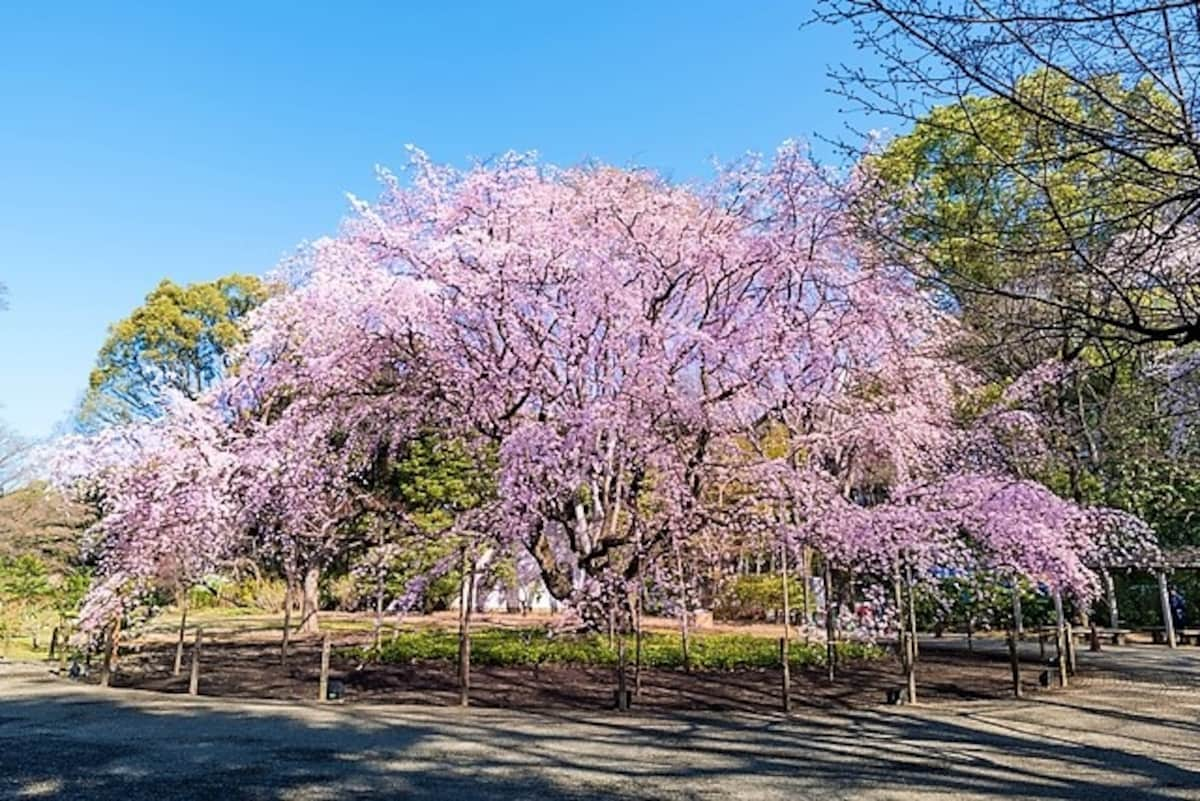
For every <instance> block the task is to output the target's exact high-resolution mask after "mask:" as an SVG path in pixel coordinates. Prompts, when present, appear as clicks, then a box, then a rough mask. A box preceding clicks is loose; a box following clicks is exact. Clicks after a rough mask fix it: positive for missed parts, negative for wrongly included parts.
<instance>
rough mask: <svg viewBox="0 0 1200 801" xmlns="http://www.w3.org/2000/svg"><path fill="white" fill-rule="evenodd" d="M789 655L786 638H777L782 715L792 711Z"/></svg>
mask: <svg viewBox="0 0 1200 801" xmlns="http://www.w3.org/2000/svg"><path fill="white" fill-rule="evenodd" d="M790 662H791V654H790V653H789V652H788V638H787V637H780V638H779V665H780V667H782V668H783V705H782V707H783V714H785V715H787V714H789V713H790V712H791V711H792V667H791V664H790Z"/></svg>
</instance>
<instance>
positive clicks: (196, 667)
mask: <svg viewBox="0 0 1200 801" xmlns="http://www.w3.org/2000/svg"><path fill="white" fill-rule="evenodd" d="M203 639H204V630H203V629H201V628H199V627H197V628H196V642H195V643H194V644H193V645H192V673H191V675H190V676H189V677H188V695H199V694H200V644H201V642H202V641H203Z"/></svg>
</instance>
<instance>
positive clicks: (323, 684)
mask: <svg viewBox="0 0 1200 801" xmlns="http://www.w3.org/2000/svg"><path fill="white" fill-rule="evenodd" d="M317 700H318V701H320V702H321V703H325V702H326V701H328V700H329V632H325V636H324V637H322V638H321V677H320V679H318V681H317Z"/></svg>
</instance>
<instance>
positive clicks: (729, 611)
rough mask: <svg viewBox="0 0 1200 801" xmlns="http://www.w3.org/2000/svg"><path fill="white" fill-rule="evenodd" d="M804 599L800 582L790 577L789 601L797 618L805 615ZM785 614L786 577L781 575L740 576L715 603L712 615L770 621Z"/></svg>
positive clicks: (732, 618)
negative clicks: (784, 592) (784, 590)
mask: <svg viewBox="0 0 1200 801" xmlns="http://www.w3.org/2000/svg"><path fill="white" fill-rule="evenodd" d="M803 599H804V591H803V587H802V585H801V582H800V580H799V579H797V578H796V577H795V576H788V601H789V603H790V606H791V608H792V614H793V615H795V616H796V617H799V616H800V615H801V614H802V609H801V608H802V607H803V605H804V601H803ZM782 611H783V577H782V576H781V575H780V574H778V573H763V574H758V575H742V576H737V577H736V578H734V579H733V580H732V581H730V582H728V583H727V584H726V585H725V586H724V587H723V588H722V589H721V592H720V593H718V595H717V597H716V598H715V599H714V600H713V615H714V616H715V617H716V618H718V619H719V620H767V619H774V618H775V615H776V614H779V613H781V612H782ZM781 616H782V615H781Z"/></svg>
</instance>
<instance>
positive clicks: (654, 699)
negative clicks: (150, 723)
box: [90, 632, 1096, 712]
mask: <svg viewBox="0 0 1200 801" xmlns="http://www.w3.org/2000/svg"><path fill="white" fill-rule="evenodd" d="M331 640H332V644H333V647H334V656H333V659H332V660H331V672H330V675H331V678H332V679H335V680H338V681H340V682H342V684H343V686H344V699H343V703H349V704H353V703H360V702H372V703H399V704H424V705H441V706H449V705H456V704H457V703H458V683H457V676H456V665H455V664H453V663H449V662H435V661H430V662H415V663H412V664H373V663H363V662H360V661H358V660H356V659H352V658H349V657H347V656H344V655H343V654H341V653H339V652H338V651H339V649H348V648H351V647H352V646H355V645H361V644H362V643H363V641H364V637H363V635H362V633H361V632H340V633H334V634H332V635H331ZM190 647H191V646H190V643H189V645H188V647H187V648H186V649H185V657H184V669H183V671H182V674H181V675H179V676H174V675H172V666H173V662H174V655H175V646H174V644H173V643H171V642H170V641H168V640H167V639H166V638H165V637H158V638H152V639H150V640H148V641H145V642H142V643H137V644H133V645H131V646H129V647H128V648H127V652H126V653H123V655H122V657H121V659H120V661H119V663H118V665H117V670H116V672H115V674H114V676H113V679H112V685H113V686H114V687H132V688H138V689H145V690H156V691H161V692H167V693H184V692H186V691H187V686H188V665H189V660H190ZM320 652H321V640H320V639H319V638H307V639H300V640H296V641H294V642H293V645H292V649H291V651H290V655H289V659H288V664H287V666H286V667H285V666H282V665H281V664H280V649H279V643H278V639H277V634H275V635H271V634H269V633H246V632H228V633H224V634H218V635H210V636H209V638H208V639H206V641H205V643H204V645H203V647H202V649H201V670H200V676H201V678H200V694H201V695H205V696H217V697H228V698H244V699H252V698H253V699H275V700H313V699H315V698H316V696H317V691H318V690H317V687H318V677H319V671H320V662H321V654H320ZM1044 669H1045V666H1044V665H1043V664H1040V663H1038V662H1037V661H1036V660H1027V661H1026V662H1025V663H1024V665H1023V673H1024V675H1023V683H1024V685H1025V686H1026V687H1027V689H1028V690H1029V691H1030V692H1033V691H1035V689H1036V688H1037V683H1038V674H1039V673H1040V672H1041V671H1042V670H1044ZM1095 674H1096V671H1095V670H1093V669H1090V668H1086V667H1084V668H1081V671H1080V676H1078V677H1077V679H1078V682H1082V683H1086V681H1087V680H1088V679H1089V678H1090V677H1091V676H1092V675H1095ZM919 677H920V697H921V700H922V701H923V702H927V703H936V702H939V701H964V700H966V701H971V700H988V699H1001V698H1007V697H1009V695H1010V694H1011V684H1010V681H1011V674H1010V669H1009V664H1008V661H1007V656H1006V655H1005V654H1003V653H999V652H996V651H995V650H994V649H993V650H981V651H979V652H977V653H974V654H971V653H965V652H958V651H955V652H941V651H937V650H933V649H931V650H930V651H929V652H928V653H926V654H924V655H923V657H922V660H921V662H920V672H919ZM97 678H98V670H96V663H93V666H92V671H91V674H90V680H92V681H95V680H97ZM629 681H630V688H631V689H632V671H631V672H630V679H629ZM615 682H616V678H615V672H614V671H613V670H612V669H608V668H587V667H568V666H548V665H546V666H541V667H505V668H499V667H483V666H476V667H474V668H473V669H472V673H471V703H472V705H474V706H480V707H492V708H510V709H528V710H542V709H578V710H587V709H591V710H598V709H605V708H608V707H611V706H612V704H613V698H614V694H613V692H614V689H615ZM1078 682H1077V683H1078ZM901 684H902V677H901V675H900V667H899V664H898V661H897V660H896V659H894V658H892V657H888V658H885V659H881V660H876V661H869V662H854V663H848V664H843V665H842V666H841V669H840V670H839V675H838V679H837V681H835V682H833V683H830V682H829V680H828V678H827V675H826V672H825V669H824V667H822V666H816V667H812V668H808V669H804V670H795V669H794V670H793V671H792V693H791V695H792V703H793V705H795V706H801V707H802V706H811V707H821V708H864V707H872V706H878V705H881V704H883V703H885V701H886V698H887V693H888V691H889V690H891V689H894V688H898V687H899V686H900V685H901ZM780 693H781V675H780V671H779V670H740V671H719V672H718V671H694V672H692V673H685V672H683V671H681V670H653V669H647V670H644V671H643V672H642V691H641V694H640V696H639V697H638V698H637V700H636V706H637V707H638V708H639V709H644V710H647V711H657V710H661V711H668V710H669V711H706V710H726V711H740V712H766V711H774V710H777V709H778V708H779V706H780Z"/></svg>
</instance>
